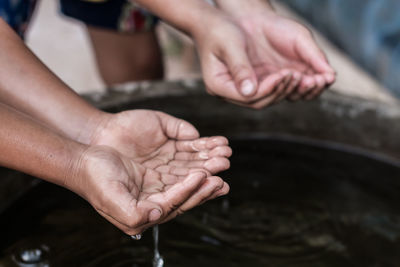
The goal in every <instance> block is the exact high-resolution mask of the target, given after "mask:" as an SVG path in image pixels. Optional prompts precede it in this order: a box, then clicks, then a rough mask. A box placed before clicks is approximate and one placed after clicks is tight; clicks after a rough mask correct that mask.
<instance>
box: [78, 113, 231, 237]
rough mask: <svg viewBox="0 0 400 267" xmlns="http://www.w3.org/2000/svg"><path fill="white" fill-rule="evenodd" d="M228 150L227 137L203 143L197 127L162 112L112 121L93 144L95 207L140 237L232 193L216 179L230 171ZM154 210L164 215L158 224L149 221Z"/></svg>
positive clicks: (120, 116)
mask: <svg viewBox="0 0 400 267" xmlns="http://www.w3.org/2000/svg"><path fill="white" fill-rule="evenodd" d="M227 144H228V141H227V140H226V138H224V137H212V138H199V137H198V132H197V130H196V129H195V128H194V127H193V126H192V125H190V124H189V123H187V122H185V121H182V120H179V119H176V118H174V117H171V116H169V115H167V114H164V113H161V112H155V111H147V110H136V111H126V112H122V113H119V114H116V115H112V116H110V117H108V119H107V120H106V121H104V123H103V124H102V126H100V127H99V130H98V131H97V132H96V134H95V135H94V137H93V139H92V142H91V145H92V150H94V151H96V150H98V151H99V152H98V153H97V152H96V153H97V154H96V153H93V152H92V154H94V155H95V158H96V159H97V160H95V161H94V165H93V166H91V167H90V168H89V169H90V170H93V175H92V177H94V179H93V181H91V182H90V183H89V188H95V191H96V192H97V193H96V194H93V196H94V198H93V199H90V198H89V201H90V202H91V203H92V205H93V206H94V207H95V208H96V210H97V211H98V212H99V213H100V214H102V215H103V216H104V217H105V218H107V219H108V220H109V221H111V222H112V223H114V224H115V225H116V226H117V227H119V228H120V229H122V230H123V231H125V232H126V233H128V234H135V233H140V232H142V231H143V230H144V229H145V228H147V227H149V226H150V225H151V224H154V223H161V222H164V221H167V220H169V219H171V218H173V217H174V216H176V215H177V214H179V213H181V212H184V211H186V210H189V209H191V208H193V207H194V206H196V205H199V204H201V203H202V202H204V201H206V200H209V199H212V198H215V197H217V196H219V195H223V194H226V193H227V192H228V190H229V187H228V185H227V184H226V183H224V182H223V181H222V179H221V178H219V177H216V176H211V175H210V174H214V173H216V172H219V171H222V170H225V169H227V168H228V167H229V161H228V159H227V157H229V156H230V155H231V153H232V152H231V149H230V148H229V147H228V146H227ZM98 154H100V155H98ZM89 188H88V189H86V190H84V191H87V192H88V191H91V190H90V189H89ZM99 195H101V196H103V198H102V199H100V200H99V199H97V197H96V196H99ZM154 209H156V210H159V211H160V213H161V214H162V216H161V217H160V218H157V219H156V221H154V220H151V219H149V218H151V215H149V214H150V211H151V210H154ZM127 222H128V223H127Z"/></svg>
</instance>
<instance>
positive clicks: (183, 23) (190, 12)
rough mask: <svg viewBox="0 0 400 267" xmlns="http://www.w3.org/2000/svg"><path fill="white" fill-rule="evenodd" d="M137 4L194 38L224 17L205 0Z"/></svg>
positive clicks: (141, 0)
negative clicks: (211, 23)
mask: <svg viewBox="0 0 400 267" xmlns="http://www.w3.org/2000/svg"><path fill="white" fill-rule="evenodd" d="M135 2H137V3H139V4H140V5H141V6H143V7H145V8H146V9H148V10H149V11H151V12H152V13H154V14H156V15H157V16H159V17H160V18H162V19H163V20H165V21H167V22H168V23H170V24H172V25H174V26H175V27H177V28H179V29H180V30H182V31H184V32H186V33H188V34H189V35H192V36H193V35H196V33H197V32H198V31H201V30H202V28H204V27H207V23H208V22H211V21H213V20H218V19H220V17H221V15H222V13H221V12H220V11H219V10H218V9H216V8H215V7H213V6H212V5H210V4H209V3H207V2H206V1H205V0H184V1H182V0H135ZM208 30H210V29H208Z"/></svg>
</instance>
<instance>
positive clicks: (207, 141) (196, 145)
mask: <svg viewBox="0 0 400 267" xmlns="http://www.w3.org/2000/svg"><path fill="white" fill-rule="evenodd" d="M228 144H229V141H228V139H227V138H226V137H223V136H213V137H203V138H199V139H196V140H192V141H178V142H176V150H177V151H178V152H199V151H206V150H210V149H213V148H215V147H217V146H227V145H228Z"/></svg>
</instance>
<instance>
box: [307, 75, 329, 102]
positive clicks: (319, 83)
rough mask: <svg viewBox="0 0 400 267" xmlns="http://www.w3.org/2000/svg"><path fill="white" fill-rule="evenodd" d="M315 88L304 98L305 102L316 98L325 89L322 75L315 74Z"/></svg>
mask: <svg viewBox="0 0 400 267" xmlns="http://www.w3.org/2000/svg"><path fill="white" fill-rule="evenodd" d="M315 81H316V86H315V88H314V89H313V90H311V91H310V93H309V94H308V95H307V96H305V99H306V100H312V99H314V98H315V97H316V96H318V95H320V94H321V93H322V91H323V90H324V89H325V88H326V83H325V78H324V77H323V75H320V74H317V75H315Z"/></svg>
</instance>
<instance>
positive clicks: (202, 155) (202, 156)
mask: <svg viewBox="0 0 400 267" xmlns="http://www.w3.org/2000/svg"><path fill="white" fill-rule="evenodd" d="M231 155H232V149H231V148H230V147H229V146H217V147H216V148H214V149H212V150H211V151H208V150H206V151H200V152H177V153H176V154H175V160H207V159H210V158H213V157H227V158H228V157H230V156H231Z"/></svg>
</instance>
